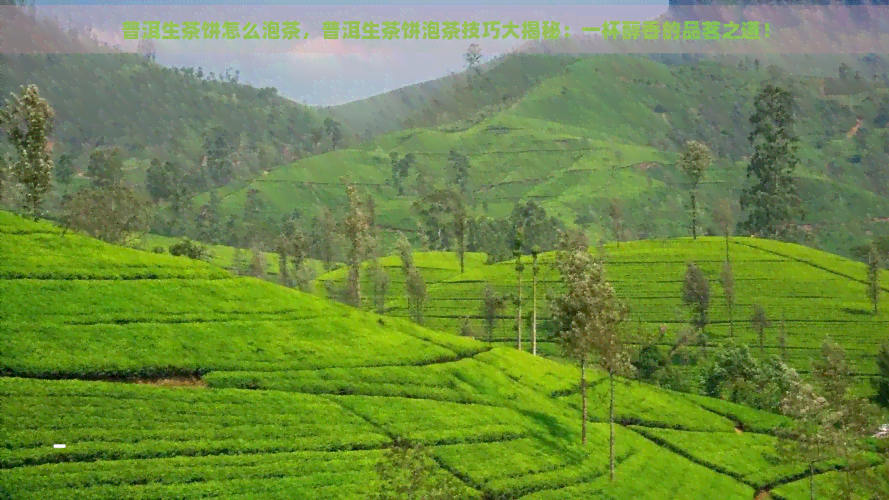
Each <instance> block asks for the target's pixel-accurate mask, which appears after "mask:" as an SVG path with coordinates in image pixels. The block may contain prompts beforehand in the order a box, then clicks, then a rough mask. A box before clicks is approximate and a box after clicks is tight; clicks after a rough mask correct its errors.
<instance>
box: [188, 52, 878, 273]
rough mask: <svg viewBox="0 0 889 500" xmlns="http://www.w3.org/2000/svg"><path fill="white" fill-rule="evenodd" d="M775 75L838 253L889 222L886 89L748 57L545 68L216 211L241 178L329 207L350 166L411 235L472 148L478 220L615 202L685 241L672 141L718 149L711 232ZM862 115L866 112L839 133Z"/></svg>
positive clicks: (642, 232) (736, 182)
mask: <svg viewBox="0 0 889 500" xmlns="http://www.w3.org/2000/svg"><path fill="white" fill-rule="evenodd" d="M529 57H531V56H529ZM535 57H540V58H546V57H549V56H546V55H539V56H535ZM492 71H496V69H495V70H492ZM770 80H774V81H778V82H780V83H781V84H783V85H790V86H791V88H793V92H794V94H795V95H796V98H797V105H798V108H799V110H798V113H797V116H798V124H797V127H796V131H797V133H798V134H799V136H800V138H801V141H802V142H801V148H800V152H799V156H800V158H801V160H802V161H801V165H800V167H799V168H798V169H797V171H796V177H797V182H798V185H799V190H800V192H801V194H802V197H803V202H804V206H805V208H806V210H807V212H808V214H809V215H808V218H807V219H806V220H805V221H804V222H805V223H806V224H808V226H809V227H810V228H811V229H812V231H813V233H814V239H815V243H816V244H818V245H820V246H821V247H822V248H824V249H825V250H828V251H832V252H835V253H844V254H847V255H848V251H849V248H850V247H851V246H854V245H859V244H861V243H862V242H863V241H864V240H865V238H866V233H867V232H868V231H871V232H873V233H875V234H877V235H879V234H885V233H887V232H889V228H887V225H886V224H884V223H881V222H878V221H876V220H875V219H878V218H881V217H885V215H886V214H889V202H887V201H886V200H887V199H889V197H886V196H885V194H886V193H887V192H889V174H887V172H886V169H885V165H886V164H887V162H889V156H887V155H889V152H887V151H889V150H886V151H884V149H885V148H883V145H884V142H885V137H884V136H885V129H884V125H885V123H883V122H884V119H883V118H884V117H885V114H886V113H887V112H889V95H887V94H886V93H885V88H884V87H883V86H882V83H878V82H876V83H873V82H872V83H869V84H868V87H867V89H866V91H863V92H862V93H860V94H858V95H856V96H855V99H854V103H852V102H850V100H849V97H848V96H837V95H826V94H823V93H822V85H824V84H825V83H824V81H823V79H820V78H814V77H805V76H793V75H790V74H787V73H783V72H781V71H780V70H778V72H777V73H776V72H775V71H768V72H767V71H766V69H765V68H760V69H759V70H756V69H754V68H753V67H752V65H751V64H750V61H749V60H746V61H745V60H741V61H740V67H739V64H738V61H737V60H736V61H735V62H734V63H728V62H725V61H724V62H722V63H718V62H714V61H709V62H702V63H700V64H697V65H695V66H667V65H665V64H661V63H657V62H654V61H651V60H650V59H646V58H641V57H627V56H608V55H602V56H596V57H588V58H584V59H581V60H579V61H577V62H574V63H572V64H568V65H566V66H564V70H563V72H562V74H559V75H555V76H547V77H545V78H543V79H541V81H539V82H538V83H536V84H535V85H534V86H533V87H532V88H530V89H529V90H528V91H527V92H526V93H525V94H524V95H523V96H522V97H521V98H520V99H519V100H518V101H517V102H516V103H515V104H512V105H510V106H509V107H508V109H504V110H501V111H499V112H497V113H496V114H493V115H490V116H486V117H478V118H476V119H471V120H464V121H457V122H453V123H451V124H449V125H447V126H441V127H438V128H432V129H430V128H417V129H409V130H405V131H402V132H397V133H391V134H388V135H384V136H382V137H379V138H377V139H374V140H372V141H369V142H366V143H364V144H361V145H360V146H358V147H355V148H353V149H343V150H339V151H336V152H331V153H327V154H322V155H319V156H315V157H312V158H308V159H305V160H302V161H298V162H296V163H294V164H292V165H290V166H289V167H286V168H282V169H280V170H277V171H275V172H273V173H270V174H269V175H267V176H265V177H263V178H261V179H258V180H256V181H255V182H253V183H252V184H250V185H249V186H246V187H244V188H243V189H240V190H236V191H233V192H232V190H225V191H224V192H220V197H223V196H224V199H223V201H222V206H221V208H220V210H221V211H223V212H225V213H231V214H240V213H243V207H244V204H245V202H246V199H247V193H248V192H249V191H250V190H252V189H256V190H257V191H258V192H259V194H260V196H261V197H262V199H263V200H264V201H265V202H266V203H267V206H268V212H269V213H268V214H267V215H268V217H270V218H271V219H272V220H277V219H279V218H280V217H281V216H282V215H283V214H286V213H289V212H290V211H292V210H293V209H294V208H295V207H303V206H308V205H319V204H320V205H325V206H329V207H332V208H336V207H340V206H342V205H343V203H344V197H345V194H344V190H343V189H342V186H341V185H340V183H339V182H337V180H336V179H337V177H339V176H341V175H346V174H348V175H350V176H351V177H352V179H353V181H355V182H358V183H361V184H362V187H363V188H364V189H365V191H366V192H368V193H370V194H372V195H373V196H374V197H375V200H376V214H377V219H378V220H379V223H380V225H381V226H388V227H390V228H396V229H400V230H403V231H411V230H413V229H414V228H415V227H416V224H417V223H418V222H419V220H418V218H417V217H416V215H415V211H414V210H413V207H412V203H413V202H414V201H416V200H417V199H418V198H419V197H421V196H422V195H423V193H427V192H429V191H430V189H433V188H438V187H449V186H452V185H453V184H454V180H453V179H454V173H453V171H452V168H451V166H450V165H449V160H448V158H449V156H448V155H449V152H450V151H451V150H452V149H453V150H455V151H457V152H459V153H461V154H463V155H466V156H467V157H468V159H469V164H470V168H469V183H468V192H469V193H471V194H472V196H471V202H472V204H473V206H474V213H475V214H476V215H481V214H486V215H488V216H491V217H495V218H500V217H505V216H506V215H508V214H509V213H510V211H511V210H512V208H513V206H514V205H515V204H516V203H517V202H520V201H529V200H534V201H536V202H538V203H539V204H541V205H542V206H543V207H544V208H545V209H546V211H547V213H548V214H551V215H556V216H557V217H558V218H559V219H560V220H561V221H562V222H563V223H564V224H566V225H569V226H571V225H574V224H580V225H584V226H586V227H588V228H589V229H590V230H591V231H592V233H593V234H594V236H596V237H606V238H609V239H610V238H611V237H612V236H611V230H610V227H611V222H610V221H609V220H608V218H607V216H606V215H605V214H606V213H607V207H608V206H609V205H610V203H611V202H612V200H614V199H617V200H619V201H620V203H621V204H622V205H623V213H624V221H623V228H624V229H623V231H624V233H625V234H624V238H627V239H635V238H640V239H644V238H662V237H675V236H684V235H686V234H688V233H689V232H690V231H689V225H690V215H689V213H688V209H687V205H688V192H687V186H686V179H685V177H684V176H683V175H682V174H681V173H680V172H679V171H678V170H677V168H676V167H675V165H674V163H675V161H676V151H677V144H682V143H684V141H685V140H690V139H694V140H699V141H703V142H705V143H706V144H708V145H710V147H711V148H712V149H713V151H714V153H715V155H716V156H717V160H716V162H715V163H714V165H713V167H712V168H711V170H710V172H709V173H708V175H707V178H706V179H705V181H704V184H702V186H701V187H700V193H699V197H698V199H699V207H700V209H701V214H700V217H699V220H700V226H701V230H702V232H704V231H706V230H708V229H714V224H713V223H712V220H711V213H712V210H713V207H714V206H715V204H716V202H717V201H718V200H721V199H725V198H728V199H730V200H737V199H738V196H739V195H740V191H741V190H742V189H743V187H744V186H745V182H746V172H745V168H746V159H747V158H748V157H749V154H750V151H749V146H748V143H747V135H748V133H749V124H748V122H747V120H748V119H749V117H750V115H751V113H752V100H753V97H754V95H755V94H756V92H758V90H759V89H760V86H761V84H762V83H763V82H766V81H770ZM858 115H861V116H862V117H863V123H862V125H861V126H860V128H859V129H857V132H856V134H853V135H851V136H848V135H847V134H848V132H849V130H850V129H851V128H852V127H853V126H854V125H855V124H856V116H858ZM392 154H394V155H397V156H396V157H397V158H403V157H404V156H406V155H408V154H413V155H414V158H415V160H414V163H413V166H412V167H411V172H410V174H409V176H408V177H407V179H406V180H405V189H404V195H399V194H398V190H397V188H396V186H395V185H393V181H392V176H393V173H392V171H393V168H392V162H391V160H390V155H392ZM207 198H208V197H207V196H202V197H199V198H198V199H197V200H196V201H197V202H198V203H204V202H206V201H207ZM734 209H735V211H736V212H737V210H738V208H737V205H736V206H735V207H734ZM736 215H737V216H738V217H740V214H736ZM714 230H715V229H714ZM444 250H448V249H447V248H445V249H444Z"/></svg>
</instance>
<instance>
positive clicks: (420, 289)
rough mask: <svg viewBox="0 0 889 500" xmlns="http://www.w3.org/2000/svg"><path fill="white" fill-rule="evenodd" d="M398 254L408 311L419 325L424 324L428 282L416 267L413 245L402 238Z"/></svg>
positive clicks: (399, 242)
mask: <svg viewBox="0 0 889 500" xmlns="http://www.w3.org/2000/svg"><path fill="white" fill-rule="evenodd" d="M398 254H399V256H400V257H401V269H402V272H403V273H404V291H405V293H406V294H407V300H408V309H409V310H410V313H411V317H413V319H414V322H415V323H417V324H423V305H424V303H425V302H426V282H425V280H423V275H422V274H420V271H419V270H418V269H417V268H416V266H414V253H413V251H412V250H411V244H410V243H409V242H408V241H407V239H406V238H405V237H404V236H402V237H401V238H400V239H399V240H398Z"/></svg>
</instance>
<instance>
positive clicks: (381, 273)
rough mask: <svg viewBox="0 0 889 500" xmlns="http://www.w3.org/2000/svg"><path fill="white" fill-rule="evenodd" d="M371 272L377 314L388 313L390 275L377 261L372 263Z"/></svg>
mask: <svg viewBox="0 0 889 500" xmlns="http://www.w3.org/2000/svg"><path fill="white" fill-rule="evenodd" d="M370 272H371V279H372V281H373V287H374V305H375V307H376V311H377V314H383V313H384V312H386V294H387V293H388V292H389V283H390V279H389V273H388V272H386V269H385V268H383V267H382V266H380V263H379V261H377V260H374V261H373V262H372V263H371V267H370Z"/></svg>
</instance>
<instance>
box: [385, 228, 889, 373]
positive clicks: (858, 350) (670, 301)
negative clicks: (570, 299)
mask: <svg viewBox="0 0 889 500" xmlns="http://www.w3.org/2000/svg"><path fill="white" fill-rule="evenodd" d="M730 249H731V259H732V267H733V270H734V275H735V296H736V301H735V308H734V314H733V316H734V322H735V325H734V328H735V334H736V336H737V337H738V338H739V339H741V340H742V341H744V342H746V343H748V344H750V345H751V346H754V347H758V346H759V339H758V337H757V335H756V334H755V332H754V331H753V329H752V327H751V324H750V317H751V315H752V308H753V305H754V304H755V303H759V304H760V305H762V306H763V307H764V308H765V309H766V312H767V314H768V316H769V317H770V318H771V319H772V324H773V326H772V327H771V328H768V329H767V331H766V336H765V346H766V350H767V352H769V353H779V352H780V350H779V348H778V338H779V335H780V329H781V321H782V319H783V320H784V323H785V330H786V335H787V356H788V358H789V361H790V362H791V364H792V365H795V366H796V367H798V368H801V369H803V370H805V369H806V368H807V363H808V360H809V359H811V358H812V356H813V355H815V354H817V352H818V349H819V348H820V344H821V342H822V341H823V340H824V338H825V336H830V337H831V338H833V339H834V340H835V341H837V342H839V343H840V344H841V345H843V346H844V347H845V348H846V349H847V352H848V355H849V357H850V359H851V360H852V361H853V363H854V365H855V367H856V368H857V369H858V370H860V371H861V372H862V373H873V371H874V370H875V364H874V356H875V355H876V352H877V350H878V349H879V345H880V344H881V343H883V342H889V333H887V332H889V307H887V306H886V293H887V292H889V285H887V284H889V272H887V271H882V275H881V281H882V283H883V285H882V288H883V295H882V308H881V310H880V312H879V315H877V316H873V315H872V314H871V313H870V311H871V304H870V301H869V300H868V299H867V297H866V295H865V284H864V282H865V280H866V268H865V266H864V265H863V264H860V263H858V262H854V261H850V260H848V259H845V258H842V257H839V256H836V255H832V254H828V253H824V252H821V251H818V250H813V249H810V248H807V247H803V246H800V245H791V244H786V243H779V242H775V241H770V240H761V239H752V238H732V239H731V245H730ZM606 250H607V253H608V262H609V264H608V275H609V278H610V279H611V280H612V282H613V283H614V286H615V288H616V289H617V291H618V294H619V295H620V296H622V297H623V298H624V299H625V300H626V301H627V302H628V304H629V305H630V307H631V311H632V322H633V327H634V328H635V325H636V324H641V325H642V326H643V328H646V329H650V330H651V331H656V330H657V328H658V326H659V325H661V324H665V325H668V326H669V332H668V334H667V338H665V339H664V340H663V342H664V343H668V342H670V341H672V340H673V335H674V334H675V333H676V332H678V331H679V329H680V328H682V327H683V326H684V325H685V324H687V321H688V312H687V311H688V310H687V308H686V307H685V306H683V304H682V300H681V287H682V280H683V276H684V272H685V267H686V265H687V263H688V262H692V261H693V262H696V263H697V264H698V265H699V266H700V267H701V268H702V269H703V271H704V273H705V275H706V276H707V279H708V280H709V282H710V289H711V306H710V309H709V317H710V322H711V323H710V325H709V326H708V327H707V333H708V334H709V335H710V336H711V338H713V339H714V340H715V341H717V342H718V341H719V339H725V338H727V337H729V332H730V327H729V326H730V325H729V317H728V312H727V308H726V303H725V296H724V293H723V289H722V286H721V284H720V274H721V271H722V263H723V261H724V259H725V243H724V239H722V238H718V237H704V238H698V240H697V241H692V240H691V238H686V239H678V240H665V241H655V240H649V241H636V242H629V243H623V244H621V246H620V248H619V249H618V248H616V245H614V244H609V245H607V246H606ZM552 258H553V254H544V255H543V256H542V257H541V272H540V275H539V277H538V279H539V284H538V306H539V307H540V310H539V311H540V312H539V313H538V314H539V317H540V321H541V322H542V321H543V320H544V319H545V318H546V317H547V314H548V313H547V312H546V308H547V303H546V302H547V301H546V293H547V291H548V290H552V291H556V290H558V288H559V277H558V273H557V271H556V270H554V269H553V268H552V267H551V266H550V262H551V261H552ZM526 264H527V263H526ZM486 282H490V283H491V284H492V285H493V286H494V288H495V289H496V290H497V291H498V292H499V293H502V294H508V293H514V292H515V291H516V274H515V268H514V263H511V262H504V263H498V264H494V265H490V266H482V267H479V268H477V269H475V270H470V271H467V273H466V274H464V275H461V276H457V277H454V278H450V279H448V280H445V281H443V282H440V283H437V284H434V285H431V286H430V287H429V292H428V296H429V298H428V301H427V303H426V304H427V305H426V308H425V317H426V321H427V325H429V326H430V327H431V328H436V329H439V330H443V331H449V332H453V333H459V332H460V327H461V325H462V319H461V318H462V316H463V315H465V314H470V315H471V317H472V318H473V319H472V320H471V321H472V324H473V326H474V327H475V328H476V330H477V331H484V327H483V320H482V319H481V316H480V314H479V309H480V306H481V298H482V292H483V289H484V286H485V283H486ZM530 283H531V270H530V266H529V265H526V268H525V271H524V273H523V288H524V292H523V298H524V301H523V306H524V311H525V313H526V316H530V310H531V297H530V292H531V285H530ZM387 308H388V314H390V315H394V316H407V315H408V313H407V310H406V307H405V302H404V299H403V297H399V298H393V299H392V300H391V301H390V302H389V303H388V304H387ZM514 325H515V308H514V307H513V306H512V304H511V302H510V303H509V304H508V305H507V307H506V309H504V310H503V312H502V313H501V319H500V320H499V321H498V324H497V327H496V332H495V337H496V339H497V340H498V341H500V342H504V343H506V344H513V345H514V343H515V342H516V334H515V333H514V332H515V330H514ZM523 334H524V337H525V341H526V343H525V348H526V349H527V348H528V347H527V346H528V345H530V344H528V343H527V341H528V338H529V337H530V328H529V327H528V326H523ZM544 342H545V343H544V347H543V349H544V350H545V352H550V353H553V352H555V346H554V345H553V344H551V343H550V341H544Z"/></svg>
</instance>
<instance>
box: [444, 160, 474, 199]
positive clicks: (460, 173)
mask: <svg viewBox="0 0 889 500" xmlns="http://www.w3.org/2000/svg"><path fill="white" fill-rule="evenodd" d="M448 164H450V166H451V169H452V170H453V171H454V183H455V184H456V185H457V187H458V188H459V190H460V193H461V194H463V196H466V195H468V194H469V193H468V191H469V158H468V157H467V156H465V155H462V154H460V153H458V152H457V151H456V150H453V149H452V150H451V151H450V153H448Z"/></svg>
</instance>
